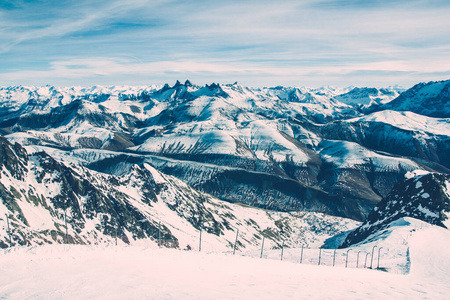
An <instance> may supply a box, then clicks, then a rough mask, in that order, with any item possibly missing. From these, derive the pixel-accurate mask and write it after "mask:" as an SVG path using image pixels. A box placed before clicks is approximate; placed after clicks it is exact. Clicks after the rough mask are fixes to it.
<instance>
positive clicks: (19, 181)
mask: <svg viewBox="0 0 450 300" xmlns="http://www.w3.org/2000/svg"><path fill="white" fill-rule="evenodd" d="M27 150H28V152H27ZM49 152H50V153H51V154H53V156H55V157H57V155H55V153H52V152H51V151H49ZM0 171H1V173H0V197H1V200H2V202H1V203H0V212H1V214H2V216H5V217H2V219H3V221H4V224H3V225H2V228H1V229H0V232H1V238H0V247H2V248H4V247H7V246H8V245H9V244H10V243H12V244H13V245H36V244H46V243H50V244H52V243H71V244H72V243H76V244H97V243H111V242H113V241H114V238H115V237H117V239H118V240H119V242H120V243H126V244H135V243H138V242H139V241H142V240H150V241H152V242H155V243H156V242H159V243H163V244H165V245H166V246H168V247H174V248H181V249H185V248H187V249H190V248H193V247H197V243H198V236H199V232H200V231H203V247H204V248H205V249H209V250H211V249H216V250H222V251H224V250H226V249H227V248H229V247H230V246H231V245H233V241H234V239H235V236H236V233H237V231H239V234H240V240H239V241H240V243H239V245H238V249H252V247H255V246H256V247H259V244H260V243H261V240H262V238H263V237H265V238H266V239H267V240H266V245H267V246H268V247H279V245H280V243H281V242H282V241H284V240H285V243H286V245H294V244H296V243H299V242H302V243H304V244H309V245H314V244H317V243H319V244H320V243H321V242H323V241H324V240H325V239H326V238H328V237H330V236H332V235H333V234H335V233H339V232H342V231H346V230H348V229H351V228H353V227H354V226H355V225H356V222H354V221H352V220H347V219H341V218H336V217H331V216H326V215H323V214H316V213H296V214H289V213H276V212H272V213H269V212H266V211H263V210H260V209H256V208H250V207H245V206H241V205H238V204H229V203H226V202H223V201H220V200H218V199H216V198H213V197H211V196H210V195H207V194H204V193H201V192H198V191H196V190H194V189H193V188H191V187H190V186H188V185H187V184H186V183H184V182H182V181H180V180H179V179H176V178H174V177H172V176H169V175H164V174H162V173H160V172H158V171H157V170H156V169H154V168H153V167H151V166H150V165H149V164H147V163H144V164H142V165H140V166H138V165H133V166H132V167H131V168H130V170H128V172H126V174H122V175H110V174H106V173H99V172H96V171H93V170H90V169H87V168H85V167H83V166H80V165H79V164H76V160H75V159H72V160H71V159H68V160H66V161H64V162H61V161H58V160H56V159H54V158H53V157H52V156H50V155H48V154H47V153H45V152H35V151H34V150H33V148H28V149H24V148H23V147H21V146H20V145H19V144H17V143H16V144H14V145H13V144H11V143H10V142H9V141H7V140H6V139H5V138H3V137H1V136H0ZM6 218H8V220H6ZM66 222H67V225H66ZM317 224H320V225H319V226H318V225H317ZM66 226H67V227H66ZM8 227H9V228H10V229H11V231H8ZM9 233H11V240H12V241H10V240H9ZM66 234H67V236H66Z"/></svg>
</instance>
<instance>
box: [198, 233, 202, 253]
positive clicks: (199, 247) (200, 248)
mask: <svg viewBox="0 0 450 300" xmlns="http://www.w3.org/2000/svg"><path fill="white" fill-rule="evenodd" d="M201 251H202V228H201V227H200V241H199V242H198V252H201Z"/></svg>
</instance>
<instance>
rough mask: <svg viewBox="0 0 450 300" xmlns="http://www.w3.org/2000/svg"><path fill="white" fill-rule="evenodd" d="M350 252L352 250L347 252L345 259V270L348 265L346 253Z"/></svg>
mask: <svg viewBox="0 0 450 300" xmlns="http://www.w3.org/2000/svg"><path fill="white" fill-rule="evenodd" d="M350 250H352V249H348V250H347V256H346V257H345V267H346V268H347V264H348V253H349V252H350Z"/></svg>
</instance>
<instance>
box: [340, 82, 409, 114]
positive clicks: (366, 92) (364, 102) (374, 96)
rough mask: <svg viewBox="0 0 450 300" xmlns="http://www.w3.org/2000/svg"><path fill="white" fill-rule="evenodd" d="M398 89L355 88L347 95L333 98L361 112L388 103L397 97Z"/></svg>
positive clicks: (399, 90)
mask: <svg viewBox="0 0 450 300" xmlns="http://www.w3.org/2000/svg"><path fill="white" fill-rule="evenodd" d="M401 91H402V89H400V88H381V89H377V88H367V87H364V88H358V87H355V88H353V89H352V90H350V91H349V92H347V93H344V94H340V95H337V96H335V99H337V100H339V101H340V102H342V103H345V104H348V105H352V106H356V107H358V108H359V109H361V110H369V109H373V108H374V107H377V106H380V105H382V104H385V103H389V102H390V101H392V100H393V99H395V98H397V97H398V96H399V92H401Z"/></svg>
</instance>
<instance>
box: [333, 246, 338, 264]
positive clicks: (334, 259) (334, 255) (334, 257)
mask: <svg viewBox="0 0 450 300" xmlns="http://www.w3.org/2000/svg"><path fill="white" fill-rule="evenodd" d="M336 250H337V249H334V253H333V267H334V264H335V262H336Z"/></svg>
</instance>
